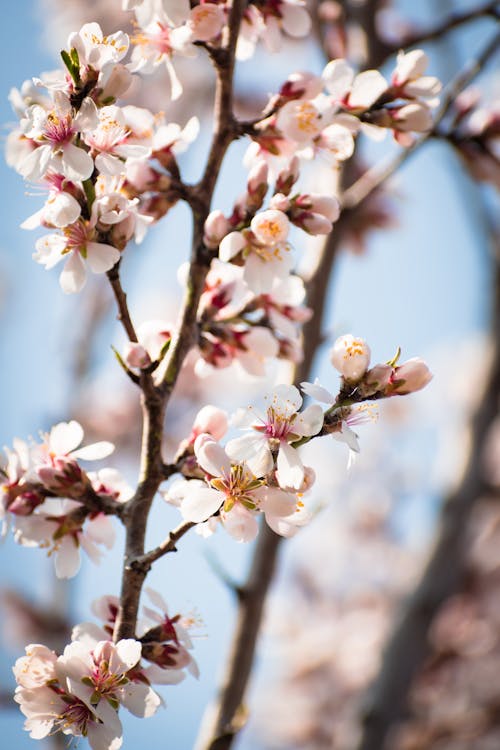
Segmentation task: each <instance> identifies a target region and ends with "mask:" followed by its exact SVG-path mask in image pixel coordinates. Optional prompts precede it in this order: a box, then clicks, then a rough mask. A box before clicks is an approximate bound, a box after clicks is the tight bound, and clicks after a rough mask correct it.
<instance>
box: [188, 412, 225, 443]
mask: <svg viewBox="0 0 500 750" xmlns="http://www.w3.org/2000/svg"><path fill="white" fill-rule="evenodd" d="M226 432H227V414H226V412H225V411H223V410H222V409H218V408H217V407H216V406H211V405H210V404H209V405H207V406H204V407H203V408H202V409H200V411H199V412H198V414H197V415H196V417H195V420H194V422H193V429H192V431H191V438H190V441H191V442H193V443H194V441H195V440H196V438H197V437H198V435H201V434H202V433H207V434H208V435H211V436H212V437H213V438H214V440H220V439H221V438H222V437H224V435H225V434H226Z"/></svg>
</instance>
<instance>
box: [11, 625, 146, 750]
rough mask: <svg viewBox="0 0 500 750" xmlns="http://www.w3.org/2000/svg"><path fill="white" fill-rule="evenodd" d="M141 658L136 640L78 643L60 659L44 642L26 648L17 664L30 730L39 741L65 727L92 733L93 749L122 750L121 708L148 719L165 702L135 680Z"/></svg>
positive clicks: (78, 733) (18, 696)
mask: <svg viewBox="0 0 500 750" xmlns="http://www.w3.org/2000/svg"><path fill="white" fill-rule="evenodd" d="M140 658H141V644H140V643H139V642H138V641H135V640H133V639H127V640H121V641H118V643H112V642H111V641H110V640H102V641H99V642H92V641H90V642H89V643H84V642H80V641H73V642H72V643H71V644H69V645H68V646H66V648H65V649H64V653H63V654H62V655H61V656H59V657H58V656H57V655H56V654H55V653H54V652H53V651H50V650H49V649H47V648H46V647H45V646H42V645H40V644H31V645H29V646H27V648H26V656H24V657H21V658H20V659H18V660H17V662H16V664H15V666H14V675H15V677H16V680H17V682H18V687H17V688H16V692H15V700H16V702H17V703H19V707H20V709H21V711H22V712H23V713H24V715H25V716H26V722H25V729H26V730H27V731H29V732H30V736H31V737H33V738H34V739H43V738H44V737H47V736H49V735H51V734H53V733H54V732H57V731H61V732H62V733H63V734H70V735H73V736H75V737H80V736H85V737H87V738H88V740H89V743H90V746H91V747H92V749H93V750H118V748H120V747H121V745H122V726H121V721H120V719H119V717H118V709H119V707H120V706H121V705H123V706H124V707H125V708H127V709H128V710H129V711H130V712H131V713H133V714H135V715H136V716H141V717H148V716H151V715H152V714H153V713H154V712H155V711H156V709H157V708H158V706H159V705H160V702H161V701H160V698H159V696H158V695H157V694H156V693H155V692H154V691H153V690H152V688H151V687H150V686H149V685H147V684H144V682H136V681H134V673H133V670H134V668H135V667H136V666H137V664H138V662H139V660H140Z"/></svg>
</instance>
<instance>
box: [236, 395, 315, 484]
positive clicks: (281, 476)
mask: <svg viewBox="0 0 500 750" xmlns="http://www.w3.org/2000/svg"><path fill="white" fill-rule="evenodd" d="M266 401H267V402H268V403H269V404H270V405H269V406H268V407H267V409H266V413H265V415H264V414H261V413H259V412H258V411H257V410H256V409H254V408H253V407H249V408H248V410H246V411H243V412H240V413H239V414H238V415H237V417H236V419H235V424H237V425H238V426H240V427H246V428H248V429H250V430H251V432H249V433H248V434H247V435H243V436H242V437H239V438H235V439H233V440H230V441H229V442H228V444H227V452H228V455H230V456H231V458H233V459H236V460H238V461H246V463H247V465H248V467H249V468H250V470H251V471H252V472H253V473H254V474H255V475H256V476H265V475H266V474H268V473H269V472H270V471H271V470H272V468H273V466H274V456H273V451H275V450H276V448H277V449H278V457H277V461H276V467H277V476H278V481H279V484H280V486H282V487H293V488H295V489H299V487H300V486H301V485H302V483H303V481H304V466H303V464H302V461H301V459H300V456H299V454H298V451H297V449H296V448H294V447H293V446H292V445H291V443H294V442H296V441H297V440H300V438H302V437H310V436H312V435H315V434H316V433H317V432H319V431H320V429H321V427H322V425H323V410H322V409H321V407H320V406H318V405H316V404H314V405H312V406H308V407H307V408H306V409H304V410H303V411H302V412H299V409H300V407H301V405H302V397H301V395H300V393H299V391H298V390H297V388H295V386H293V385H280V386H277V387H276V388H275V389H274V391H273V393H272V394H270V395H268V396H266Z"/></svg>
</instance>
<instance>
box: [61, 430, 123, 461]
mask: <svg viewBox="0 0 500 750" xmlns="http://www.w3.org/2000/svg"><path fill="white" fill-rule="evenodd" d="M82 439H83V435H82ZM80 442H81V440H80ZM79 444H80V443H77V445H79ZM114 449H115V446H114V445H113V443H108V442H107V441H106V440H102V441H101V442H99V443H92V445H86V446H85V447H84V448H80V449H79V450H77V451H72V455H73V458H80V459H82V460H83V461H99V459H101V458H106V457H107V456H110V455H111V454H112V453H113V451H114Z"/></svg>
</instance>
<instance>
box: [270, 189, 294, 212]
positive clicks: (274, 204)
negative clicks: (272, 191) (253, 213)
mask: <svg viewBox="0 0 500 750" xmlns="http://www.w3.org/2000/svg"><path fill="white" fill-rule="evenodd" d="M269 208H273V209H275V210H276V211H283V212H284V213H286V212H287V211H288V209H289V208H290V201H289V199H288V198H287V197H286V195H283V193H276V195H273V197H272V198H271V200H270V201H269Z"/></svg>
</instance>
